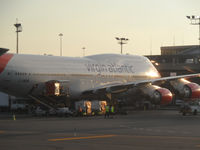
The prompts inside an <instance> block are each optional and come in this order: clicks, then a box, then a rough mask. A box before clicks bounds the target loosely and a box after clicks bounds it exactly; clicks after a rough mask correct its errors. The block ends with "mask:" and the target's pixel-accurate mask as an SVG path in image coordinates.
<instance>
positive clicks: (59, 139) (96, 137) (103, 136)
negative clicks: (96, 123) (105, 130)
mask: <svg viewBox="0 0 200 150" xmlns="http://www.w3.org/2000/svg"><path fill="white" fill-rule="evenodd" d="M114 136H117V135H114V134H112V135H97V136H86V137H70V138H57V139H48V141H53V142H55V141H70V140H82V139H98V138H110V137H114Z"/></svg>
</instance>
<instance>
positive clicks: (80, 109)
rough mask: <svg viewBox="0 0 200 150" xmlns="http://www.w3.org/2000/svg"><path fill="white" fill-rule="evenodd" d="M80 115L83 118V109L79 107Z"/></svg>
mask: <svg viewBox="0 0 200 150" xmlns="http://www.w3.org/2000/svg"><path fill="white" fill-rule="evenodd" d="M78 115H79V116H82V115H83V109H82V108H81V107H80V106H79V110H78Z"/></svg>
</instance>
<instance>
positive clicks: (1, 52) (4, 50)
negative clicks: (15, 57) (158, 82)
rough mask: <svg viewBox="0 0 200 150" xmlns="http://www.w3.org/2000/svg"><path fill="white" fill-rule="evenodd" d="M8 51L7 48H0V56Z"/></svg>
mask: <svg viewBox="0 0 200 150" xmlns="http://www.w3.org/2000/svg"><path fill="white" fill-rule="evenodd" d="M7 51H9V49H7V48H0V56H1V55H3V54H4V53H6V52H7Z"/></svg>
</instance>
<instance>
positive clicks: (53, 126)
mask: <svg viewBox="0 0 200 150" xmlns="http://www.w3.org/2000/svg"><path fill="white" fill-rule="evenodd" d="M0 149H1V150H13V149H15V150H18V149H19V150H27V149H28V150H46V149H47V150H65V149H66V150H92V149H94V150H102V149H104V150H119V149H120V150H124V149H126V150H127V149H128V150H129V149H131V150H133V149H134V150H147V149H148V150H168V149H170V150H177V149H181V150H192V149H200V115H197V116H182V115H181V114H179V113H178V111H175V110H156V111H138V112H132V113H131V114H128V115H126V116H121V115H117V116H114V117H113V118H112V119H104V117H103V116H95V117H83V118H51V117H50V118H46V117H42V118H39V117H37V118H36V117H33V118H27V117H22V118H18V117H17V116H16V120H15V121H14V120H12V119H5V118H3V119H0Z"/></svg>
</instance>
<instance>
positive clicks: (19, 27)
mask: <svg viewBox="0 0 200 150" xmlns="http://www.w3.org/2000/svg"><path fill="white" fill-rule="evenodd" d="M14 26H15V27H16V34H17V45H16V53H17V54H18V52H19V51H18V46H19V45H18V42H19V36H18V33H19V32H22V25H21V23H17V22H16V24H14Z"/></svg>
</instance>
